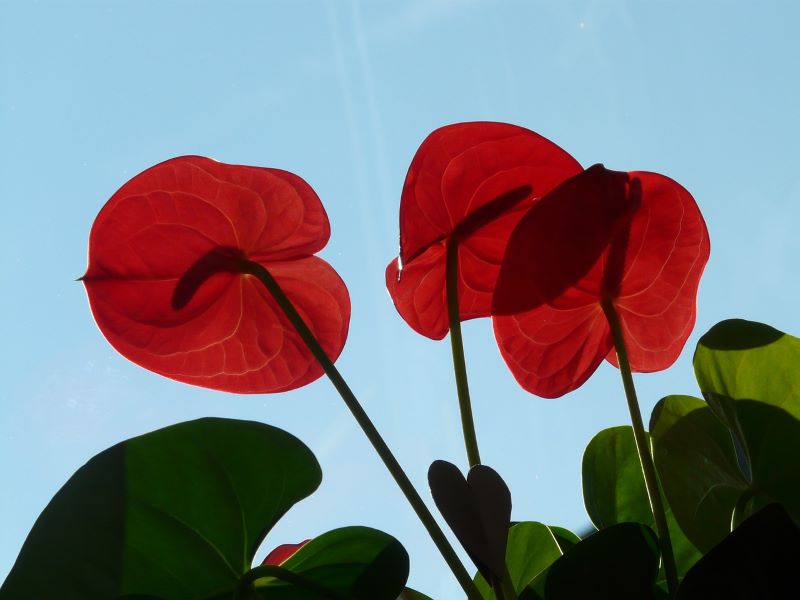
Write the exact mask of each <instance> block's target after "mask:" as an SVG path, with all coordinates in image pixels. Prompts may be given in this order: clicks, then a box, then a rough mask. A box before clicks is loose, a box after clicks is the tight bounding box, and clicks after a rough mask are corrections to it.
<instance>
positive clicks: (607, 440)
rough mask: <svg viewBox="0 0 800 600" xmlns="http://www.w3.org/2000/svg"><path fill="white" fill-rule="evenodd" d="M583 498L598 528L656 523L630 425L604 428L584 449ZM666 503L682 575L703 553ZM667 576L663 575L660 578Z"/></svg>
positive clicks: (668, 520)
mask: <svg viewBox="0 0 800 600" xmlns="http://www.w3.org/2000/svg"><path fill="white" fill-rule="evenodd" d="M583 500H584V504H585V505H586V512H587V513H588V514H589V517H590V518H591V519H592V522H593V523H594V524H595V526H596V527H597V528H598V529H604V528H606V527H611V526H612V525H616V524H618V523H624V522H636V523H643V524H645V525H647V526H648V527H651V528H654V527H655V521H654V519H653V513H652V511H651V509H650V500H649V499H648V496H647V488H646V486H645V482H644V476H643V475H642V467H641V462H640V460H639V454H638V452H637V450H636V442H635V441H634V438H633V429H632V428H631V427H630V425H625V426H622V427H612V428H610V429H604V430H603V431H601V432H600V433H598V434H597V435H596V436H594V438H592V441H590V442H589V445H588V446H587V447H586V451H585V452H584V453H583ZM664 505H665V509H666V513H667V526H668V527H669V533H670V539H671V541H672V550H673V553H674V555H675V562H676V566H677V568H678V575H679V576H681V575H683V574H684V573H686V571H688V570H689V568H690V567H691V566H692V565H693V564H694V563H695V562H697V560H698V559H699V558H700V556H701V555H700V552H699V551H698V550H697V548H695V547H694V545H693V544H692V543H691V542H690V541H689V540H688V539H687V538H686V535H685V534H684V533H683V531H681V529H680V527H679V526H678V523H677V521H676V520H675V517H674V516H673V514H672V510H671V509H670V508H669V506H668V505H667V503H666V502H665V503H664ZM662 575H663V573H662ZM664 578H665V577H662V576H659V580H661V579H664Z"/></svg>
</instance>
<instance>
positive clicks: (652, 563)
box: [525, 523, 660, 600]
mask: <svg viewBox="0 0 800 600" xmlns="http://www.w3.org/2000/svg"><path fill="white" fill-rule="evenodd" d="M659 557H660V553H659V549H658V539H657V538H656V535H655V533H653V531H652V530H651V529H650V528H649V527H647V526H645V525H641V524H639V523H620V524H619V525H613V526H611V527H609V528H607V529H603V530H601V531H598V532H597V533H595V534H594V535H592V536H590V537H588V538H586V539H585V540H582V541H581V542H580V543H579V544H576V545H575V547H574V548H572V549H571V550H570V551H569V552H567V553H566V554H565V555H564V556H562V557H561V558H559V559H558V560H557V561H556V562H554V563H553V564H552V565H551V566H550V568H549V569H547V570H546V571H544V572H543V573H541V574H540V575H539V576H538V577H537V578H536V579H535V580H534V581H533V583H532V585H531V591H530V592H529V593H526V594H525V600H528V598H530V599H533V598H547V600H561V599H564V600H573V599H575V598H636V599H638V598H652V596H653V593H654V588H655V584H656V575H657V574H658V561H659Z"/></svg>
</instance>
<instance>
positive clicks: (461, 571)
mask: <svg viewBox="0 0 800 600" xmlns="http://www.w3.org/2000/svg"><path fill="white" fill-rule="evenodd" d="M241 269H242V272H244V273H248V274H250V275H253V276H254V277H256V278H257V279H258V280H259V281H261V283H263V284H264V286H265V287H266V288H267V290H268V291H269V293H270V294H271V295H272V297H273V298H275V301H276V302H277V303H278V306H279V307H280V308H281V310H282V311H283V313H284V314H285V315H286V317H287V318H288V319H289V321H290V322H291V324H292V325H293V326H294V328H295V329H296V330H297V333H298V334H300V337H301V338H302V339H303V342H305V344H306V346H307V347H308V349H309V351H310V352H311V354H313V355H314V358H315V359H316V360H317V362H318V363H319V365H320V366H321V367H322V370H323V371H325V374H326V375H327V376H328V379H330V381H331V383H332V384H333V387H335V388H336V391H337V392H339V395H340V396H341V397H342V400H344V403H345V404H346V405H347V408H348V409H350V412H351V413H353V416H354V417H355V419H356V421H357V422H358V424H359V426H360V427H361V429H362V430H363V431H364V434H365V435H366V436H367V439H368V440H369V441H370V443H371V444H372V447H373V448H375V451H376V452H377V453H378V456H380V458H381V460H382V461H383V464H384V465H386V468H387V469H389V473H391V475H392V477H393V478H394V480H395V482H397V485H398V486H399V487H400V489H401V490H402V492H403V494H404V495H405V497H406V499H407V500H408V503H409V504H410V505H411V508H413V509H414V512H416V513H417V517H419V520H420V521H422V524H423V525H424V526H425V529H426V530H427V531H428V535H430V536H431V539H432V540H433V543H434V544H436V547H437V548H438V549H439V552H441V554H442V557H443V558H444V560H445V562H446V563H447V565H448V566H449V567H450V570H451V571H452V572H453V574H454V575H455V576H456V579H457V580H458V582H459V584H461V587H462V588H463V589H464V592H465V593H466V594H467V597H468V598H470V599H474V600H480V598H481V595H480V592H479V591H478V588H477V587H475V584H474V583H473V581H472V578H471V577H470V576H469V573H468V572H467V570H466V569H465V568H464V565H463V564H462V563H461V561H460V560H459V558H458V556H457V555H456V552H455V550H453V547H452V546H451V545H450V542H448V541H447V538H446V537H445V535H444V533H443V532H442V530H441V528H440V527H439V525H438V524H437V523H436V520H435V519H434V518H433V515H432V514H431V512H430V511H429V510H428V507H427V506H426V505H425V503H424V502H423V501H422V498H421V497H420V495H419V494H418V493H417V490H416V489H415V488H414V486H413V484H412V483H411V481H410V480H409V479H408V476H407V475H406V474H405V471H403V468H402V467H401V466H400V463H398V462H397V459H396V458H395V457H394V454H392V451H391V450H389V447H388V446H387V445H386V442H385V441H384V440H383V438H382V437H381V435H380V433H378V430H377V429H376V428H375V425H373V423H372V421H371V420H370V418H369V417H368V416H367V413H366V412H365V411H364V409H363V408H362V407H361V404H360V403H359V401H358V399H357V398H356V397H355V395H354V394H353V392H352V391H351V390H350V387H349V386H348V385H347V382H346V381H345V380H344V378H343V377H342V376H341V374H340V373H339V370H338V369H337V368H336V367H335V366H334V364H333V362H332V361H331V359H330V358H328V355H327V354H326V353H325V350H323V349H322V346H320V344H319V342H318V341H317V338H316V337H314V334H313V333H311V330H310V329H309V328H308V326H307V325H306V323H305V321H303V318H302V317H301V316H300V314H299V313H298V312H297V310H296V309H295V307H294V305H293V304H292V302H291V300H289V298H287V297H286V294H285V293H284V292H283V290H282V289H281V287H280V285H278V282H277V281H275V279H274V278H273V277H272V275H271V274H270V272H269V271H267V269H265V268H264V267H262V266H261V265H260V264H258V263H255V262H252V261H243V263H242V265H241Z"/></svg>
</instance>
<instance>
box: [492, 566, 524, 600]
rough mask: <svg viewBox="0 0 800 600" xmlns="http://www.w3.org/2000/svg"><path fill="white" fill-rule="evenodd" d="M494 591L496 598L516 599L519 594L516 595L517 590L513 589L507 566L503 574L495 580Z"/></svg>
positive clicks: (501, 599)
mask: <svg viewBox="0 0 800 600" xmlns="http://www.w3.org/2000/svg"><path fill="white" fill-rule="evenodd" d="M494 593H495V598H496V600H518V598H519V596H517V591H516V590H515V589H514V584H513V583H512V581H511V574H510V573H509V572H508V567H506V570H505V573H503V576H502V577H500V578H498V579H497V580H496V583H495V586H494Z"/></svg>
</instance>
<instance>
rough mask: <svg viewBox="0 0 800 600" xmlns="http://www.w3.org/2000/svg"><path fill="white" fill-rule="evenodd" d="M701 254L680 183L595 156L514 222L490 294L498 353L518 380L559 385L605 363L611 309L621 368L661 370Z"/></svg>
mask: <svg viewBox="0 0 800 600" xmlns="http://www.w3.org/2000/svg"><path fill="white" fill-rule="evenodd" d="M708 256H709V240H708V231H707V230H706V226H705V222H704V221H703V217H702V215H701V214H700V210H699V209H698V207H697V204H696V203H695V201H694V199H693V198H692V196H691V195H690V194H689V192H687V191H686V190H685V189H684V188H683V187H681V186H680V185H679V184H678V183H676V182H675V181H673V180H672V179H670V178H668V177H665V176H664V175H659V174H656V173H646V172H630V173H623V172H616V171H609V170H606V169H605V168H603V166H602V165H595V166H593V167H591V168H590V169H587V170H586V171H584V172H583V173H581V174H579V175H577V176H575V177H573V178H571V179H569V180H568V181H566V182H564V183H563V184H562V185H560V186H559V187H557V188H556V189H555V190H553V191H552V192H551V193H550V194H548V195H547V196H545V197H544V198H543V199H542V200H541V201H539V202H538V203H537V204H536V205H534V206H533V208H532V209H530V211H529V212H528V213H527V214H526V215H525V217H524V218H523V219H522V220H521V221H520V222H519V225H518V226H517V228H516V229H515V230H514V232H513V234H512V236H511V239H510V241H509V243H508V248H507V251H506V256H505V259H504V260H503V264H502V269H501V273H500V276H499V278H498V282H497V289H496V292H495V298H494V304H493V311H494V314H495V315H496V316H495V318H494V330H495V337H496V338H497V342H498V345H499V347H500V352H501V354H502V355H503V358H504V359H505V361H506V363H507V364H508V366H509V368H510V369H511V372H512V373H513V374H514V377H515V378H516V379H517V381H518V382H519V383H520V385H521V386H522V387H523V388H525V389H526V390H528V391H529V392H532V393H534V394H537V395H539V396H544V397H547V398H554V397H557V396H561V395H562V394H565V393H567V392H569V391H571V390H574V389H576V388H577V387H579V386H580V385H581V384H583V382H585V381H586V380H587V379H588V378H589V376H590V375H591V374H592V373H593V372H594V371H595V369H596V368H597V367H598V365H599V364H600V363H601V362H602V360H603V359H604V358H605V359H607V360H608V361H609V362H611V363H612V364H614V365H615V366H616V365H617V357H616V354H615V351H614V343H613V339H612V334H611V329H610V326H609V321H608V319H609V318H616V319H618V320H619V322H620V324H621V329H622V334H623V338H624V341H625V346H626V347H627V355H628V359H629V361H630V365H631V368H632V370H633V371H639V372H651V371H659V370H662V369H666V368H667V367H669V366H670V365H671V364H672V363H673V362H675V360H676V359H677V358H678V355H679V354H680V352H681V350H682V349H683V346H684V344H685V343H686V339H687V338H688V336H689V333H690V332H691V330H692V327H693V326H694V322H695V314H696V298H697V288H698V285H699V281H700V275H701V274H702V272H703V268H704V267H705V264H706V262H707V261H708ZM498 315H499V316H498Z"/></svg>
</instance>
